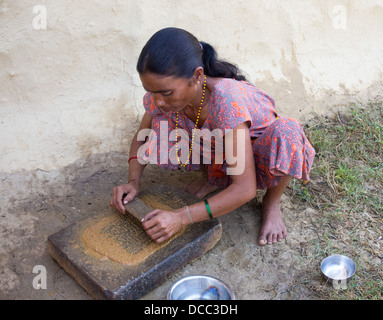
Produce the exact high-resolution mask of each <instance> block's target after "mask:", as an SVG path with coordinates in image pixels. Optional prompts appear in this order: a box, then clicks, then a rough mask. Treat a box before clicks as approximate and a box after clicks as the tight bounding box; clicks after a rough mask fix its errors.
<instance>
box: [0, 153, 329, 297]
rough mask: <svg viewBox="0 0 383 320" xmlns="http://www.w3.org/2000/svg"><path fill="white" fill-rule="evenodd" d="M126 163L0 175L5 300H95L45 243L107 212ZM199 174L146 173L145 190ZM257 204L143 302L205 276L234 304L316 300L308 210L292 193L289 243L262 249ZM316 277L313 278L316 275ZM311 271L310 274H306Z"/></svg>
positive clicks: (94, 161)
mask: <svg viewBox="0 0 383 320" xmlns="http://www.w3.org/2000/svg"><path fill="white" fill-rule="evenodd" d="M127 159H128V158H127V156H126V155H121V154H117V153H111V154H106V155H98V156H94V157H92V158H89V159H86V160H82V161H79V162H78V163H75V164H73V165H71V166H68V167H66V168H64V169H63V170H61V171H57V172H56V171H44V170H36V171H33V172H19V173H14V174H12V175H8V174H0V182H1V190H2V192H1V195H0V197H1V198H0V200H1V201H0V203H1V209H0V228H1V229H0V230H1V233H0V257H1V260H0V298H1V299H17V300H19V299H38V300H77V299H78V300H80V299H92V297H91V296H89V295H88V294H87V293H86V292H85V290H84V289H82V287H81V286H79V285H78V284H77V283H76V282H75V281H74V280H73V279H72V277H71V276H69V275H68V274H67V273H66V272H65V271H64V270H63V269H62V268H61V267H60V266H59V265H58V264H57V263H56V262H55V261H54V260H53V259H52V258H51V257H50V255H49V253H48V250H47V237H48V236H49V235H51V234H53V233H56V232H57V231H59V230H61V229H62V228H64V227H66V226H68V225H70V224H72V223H73V222H76V221H80V220H82V219H84V218H85V217H86V216H88V215H91V214H95V213H96V212H98V211H99V210H103V209H105V208H107V207H109V201H110V195H111V191H112V188H113V187H114V186H115V185H118V184H122V183H124V182H125V181H127V179H128V174H127V173H128V172H127ZM200 177H201V173H198V172H191V173H190V172H182V171H176V172H174V171H173V172H172V171H165V170H161V169H159V168H157V167H152V166H150V167H147V169H146V170H145V173H144V177H143V180H142V181H143V182H142V183H150V184H156V183H164V181H166V182H167V183H169V184H171V185H173V186H177V187H180V188H182V186H183V185H184V184H185V183H186V182H188V181H191V180H193V179H198V178H200ZM262 194H263V193H262V191H261V192H259V195H258V196H257V198H256V199H254V200H252V201H251V202H249V203H247V204H246V205H244V206H242V207H241V208H239V209H237V210H235V211H234V212H231V213H230V214H228V215H226V216H223V217H221V218H219V219H220V221H221V223H222V227H223V233H222V238H221V240H220V241H219V242H218V244H217V245H216V246H215V247H214V248H213V249H212V250H210V251H209V252H207V253H206V254H205V255H204V256H203V257H201V258H200V259H198V260H196V261H194V262H193V263H190V264H188V265H186V266H185V267H183V268H182V269H181V270H179V271H178V272H177V273H175V274H174V275H173V276H172V277H171V278H169V279H168V280H167V281H166V282H164V283H163V284H161V285H160V286H159V287H157V288H156V289H155V290H153V291H152V292H150V293H148V294H147V295H146V296H144V297H142V299H154V300H159V299H166V293H167V291H168V289H169V287H170V286H171V284H172V283H173V282H175V281H176V280H178V279H179V278H181V277H183V276H186V275H192V274H204V275H211V276H215V277H217V278H220V279H222V280H223V281H225V282H226V283H227V284H229V285H230V286H231V288H232V289H233V291H234V293H235V295H236V298H237V299H241V300H249V299H315V295H314V294H313V293H312V292H311V291H310V289H309V287H308V286H306V285H305V282H307V280H308V278H309V280H310V278H311V279H312V280H315V281H324V280H322V279H321V274H320V262H321V261H314V264H315V265H316V264H317V268H315V266H314V268H312V261H311V260H310V261H311V262H310V264H311V265H310V266H308V263H307V259H308V258H307V257H308V255H307V252H305V248H306V244H308V243H309V242H310V241H311V240H312V239H313V238H314V237H315V226H314V225H313V224H311V223H310V219H309V215H310V210H313V209H311V208H305V207H302V204H299V205H297V204H294V203H293V201H292V197H291V196H290V195H291V189H289V190H287V191H286V194H285V195H284V196H283V201H282V211H283V217H284V222H285V225H286V227H287V230H288V237H287V239H286V240H285V241H283V242H282V243H278V244H274V245H266V246H264V247H261V246H259V245H258V244H257V237H258V234H259V230H260V226H261V219H260V209H261V207H260V200H261V199H262ZM36 265H42V266H44V267H45V268H46V270H47V288H46V289H34V287H33V285H32V283H33V279H34V277H35V276H36V274H35V273H33V268H34V266H36ZM312 269H314V270H315V271H314V272H312ZM308 270H311V271H310V272H311V273H309V274H308Z"/></svg>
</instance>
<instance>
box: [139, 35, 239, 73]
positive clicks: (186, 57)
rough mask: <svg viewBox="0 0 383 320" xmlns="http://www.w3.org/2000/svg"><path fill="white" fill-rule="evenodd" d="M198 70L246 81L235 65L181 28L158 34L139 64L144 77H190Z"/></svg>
mask: <svg viewBox="0 0 383 320" xmlns="http://www.w3.org/2000/svg"><path fill="white" fill-rule="evenodd" d="M198 67H203V68H204V71H205V74H206V75H207V76H210V77H216V78H217V77H221V78H233V79H236V80H246V78H245V77H244V76H243V75H241V74H239V70H238V68H237V67H236V66H235V65H233V64H231V63H229V62H226V61H221V60H218V58H217V52H216V51H215V50H214V48H213V47H212V46H211V45H210V44H208V43H206V42H199V41H198V40H197V38H196V37H195V36H193V35H192V34H191V33H189V32H187V31H185V30H183V29H178V28H165V29H162V30H160V31H158V32H156V33H155V34H154V35H153V36H152V37H151V38H150V39H149V41H148V42H147V43H146V45H145V46H144V48H143V49H142V51H141V54H140V57H139V58H138V62H137V71H138V72H139V73H140V74H144V73H145V72H151V73H155V74H158V75H162V76H175V77H180V78H190V77H191V76H192V75H193V73H194V71H195V69H196V68H198Z"/></svg>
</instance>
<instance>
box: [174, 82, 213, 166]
mask: <svg viewBox="0 0 383 320" xmlns="http://www.w3.org/2000/svg"><path fill="white" fill-rule="evenodd" d="M205 90H206V76H205V75H204V83H203V89H202V98H201V104H200V106H199V109H198V113H197V119H196V122H195V126H194V129H193V131H192V141H191V146H190V149H189V155H188V159H187V161H186V163H185V164H182V163H181V161H180V158H179V157H178V142H177V143H176V155H177V160H178V163H179V164H180V165H181V167H186V165H187V164H188V163H189V160H190V157H191V154H192V151H193V144H194V135H195V131H196V129H197V127H198V122H199V118H200V115H201V110H202V105H203V101H204V99H205ZM178 114H179V112H177V114H176V139H177V138H178V133H177V129H178Z"/></svg>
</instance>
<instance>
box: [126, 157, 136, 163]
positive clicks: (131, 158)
mask: <svg viewBox="0 0 383 320" xmlns="http://www.w3.org/2000/svg"><path fill="white" fill-rule="evenodd" d="M133 159H138V157H137V156H134V157H130V158H129V160H128V163H129V162H130V160H133Z"/></svg>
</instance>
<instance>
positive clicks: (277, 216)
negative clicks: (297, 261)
mask: <svg viewBox="0 0 383 320" xmlns="http://www.w3.org/2000/svg"><path fill="white" fill-rule="evenodd" d="M290 181H291V177H290V176H285V177H284V178H283V179H282V180H281V181H280V183H279V184H278V185H277V186H276V187H274V188H270V189H267V192H266V194H265V195H264V197H263V200H262V228H261V232H260V235H259V239H258V243H259V244H260V245H261V246H264V245H265V244H273V243H276V242H277V241H282V240H283V239H285V238H286V236H287V230H286V227H285V225H284V224H283V221H282V214H281V208H280V203H281V198H282V194H283V192H284V191H285V189H286V187H287V186H288V185H289V183H290Z"/></svg>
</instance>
